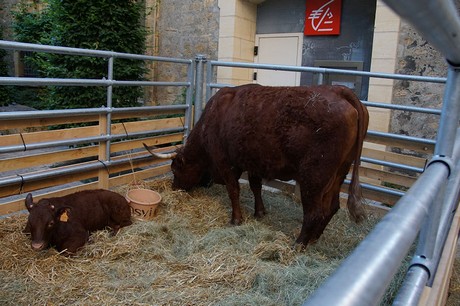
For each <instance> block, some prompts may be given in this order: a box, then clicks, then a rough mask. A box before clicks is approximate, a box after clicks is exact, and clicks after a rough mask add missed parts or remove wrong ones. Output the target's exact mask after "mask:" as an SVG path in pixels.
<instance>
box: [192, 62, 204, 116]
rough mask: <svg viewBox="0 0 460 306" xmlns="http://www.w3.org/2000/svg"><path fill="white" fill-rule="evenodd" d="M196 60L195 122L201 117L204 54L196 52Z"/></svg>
mask: <svg viewBox="0 0 460 306" xmlns="http://www.w3.org/2000/svg"><path fill="white" fill-rule="evenodd" d="M195 62H196V79H195V120H194V122H195V123H196V122H197V121H198V119H200V117H201V112H202V111H203V80H204V68H203V64H204V63H205V62H206V56H205V55H204V54H197V55H196V56H195Z"/></svg>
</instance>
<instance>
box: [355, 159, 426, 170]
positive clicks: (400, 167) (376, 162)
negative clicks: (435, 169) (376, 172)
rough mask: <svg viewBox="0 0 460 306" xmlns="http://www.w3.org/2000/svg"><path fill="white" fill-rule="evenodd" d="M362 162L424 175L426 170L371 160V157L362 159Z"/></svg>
mask: <svg viewBox="0 0 460 306" xmlns="http://www.w3.org/2000/svg"><path fill="white" fill-rule="evenodd" d="M361 161H363V162H366V163H371V164H375V165H380V166H386V167H393V168H398V169H401V170H407V171H412V172H416V173H422V172H423V170H424V169H423V168H419V167H413V166H407V165H404V164H398V163H392V162H387V161H384V160H379V159H375V158H369V157H361Z"/></svg>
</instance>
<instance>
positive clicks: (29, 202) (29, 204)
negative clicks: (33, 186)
mask: <svg viewBox="0 0 460 306" xmlns="http://www.w3.org/2000/svg"><path fill="white" fill-rule="evenodd" d="M25 203H26V208H27V210H28V211H30V210H31V209H32V207H34V199H33V198H32V194H31V193H29V194H28V195H27V197H26V201H25Z"/></svg>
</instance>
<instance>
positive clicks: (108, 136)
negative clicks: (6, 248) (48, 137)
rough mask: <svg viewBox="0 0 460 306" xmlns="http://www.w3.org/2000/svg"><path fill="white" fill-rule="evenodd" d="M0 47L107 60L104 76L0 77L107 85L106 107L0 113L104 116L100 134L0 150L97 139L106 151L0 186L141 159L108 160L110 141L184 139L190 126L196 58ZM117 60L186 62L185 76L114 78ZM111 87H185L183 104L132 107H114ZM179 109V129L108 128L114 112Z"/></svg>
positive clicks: (1, 80) (8, 81) (4, 116)
mask: <svg viewBox="0 0 460 306" xmlns="http://www.w3.org/2000/svg"><path fill="white" fill-rule="evenodd" d="M0 48H1V49H5V50H15V51H32V52H45V53H55V54H62V55H73V56H90V57H101V58H106V59H107V76H108V77H107V78H103V79H70V78H29V77H27V78H25V77H0V86H2V85H16V86H52V85H59V86H103V87H106V88H107V95H106V97H107V100H106V105H105V107H101V108H90V109H65V110H46V111H20V112H3V113H0V120H12V119H18V120H19V119H27V118H53V117H57V116H60V117H62V116H69V117H75V116H77V117H78V116H84V115H101V116H105V117H106V122H107V123H106V127H105V132H104V133H102V134H101V135H100V136H94V137H82V138H78V139H71V140H61V141H51V142H40V143H33V144H22V145H13V146H1V147H0V153H14V152H21V151H24V150H32V149H42V148H53V147H57V146H63V145H76V144H87V143H92V142H99V144H100V146H104V147H105V154H103V156H99V161H98V162H95V163H93V164H89V165H84V166H79V167H77V168H69V169H52V170H50V171H47V172H46V173H40V174H31V175H21V176H17V177H7V178H0V187H1V186H8V185H11V184H17V183H21V184H23V183H25V182H31V181H37V180H41V179H45V178H49V177H55V176H59V175H64V174H71V173H81V172H85V171H89V170H91V169H103V168H107V167H109V166H113V165H117V164H121V163H128V162H132V161H135V160H142V159H146V158H148V155H146V156H145V157H137V158H130V159H118V160H116V161H112V160H111V156H110V149H111V142H112V141H114V140H119V139H129V138H134V137H140V136H152V135H157V134H162V133H174V132H183V133H184V136H185V138H186V137H187V135H188V133H189V132H190V129H191V126H192V122H191V120H192V101H193V96H192V95H193V93H194V87H195V83H194V78H195V61H193V60H188V59H175V58H165V57H159V56H146V55H138V54H128V53H120V52H111V51H101V50H89V49H80V48H68V47H59V46H45V45H38V44H29V43H20V42H12V41H1V40H0ZM116 59H132V60H139V61H153V62H167V63H174V64H178V65H185V66H186V67H187V75H186V76H185V78H184V79H185V80H184V81H177V82H160V81H125V80H116V79H115V78H114V75H113V65H114V61H115V60H116ZM114 86H144V87H146V86H175V87H185V88H186V96H185V104H183V105H160V106H144V107H132V108H129V109H128V108H114V107H113V106H112V90H113V87H114ZM176 110H182V111H184V113H185V122H184V126H183V127H182V128H174V129H162V130H146V131H144V132H142V133H132V134H130V135H126V134H120V135H113V134H112V131H111V126H112V114H117V113H122V112H123V113H129V112H139V111H146V112H149V111H150V112H152V111H158V112H166V111H176Z"/></svg>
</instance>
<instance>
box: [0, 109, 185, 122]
mask: <svg viewBox="0 0 460 306" xmlns="http://www.w3.org/2000/svg"><path fill="white" fill-rule="evenodd" d="M187 108H188V106H187V105H159V106H142V107H121V108H106V107H101V108H76V109H61V110H41V111H14V112H0V120H20V119H42V118H58V117H70V116H72V117H75V116H89V115H102V114H107V113H108V112H112V113H114V114H121V113H126V114H128V113H135V112H139V111H142V112H146V113H147V112H155V111H159V112H164V111H177V110H186V109H187Z"/></svg>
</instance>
